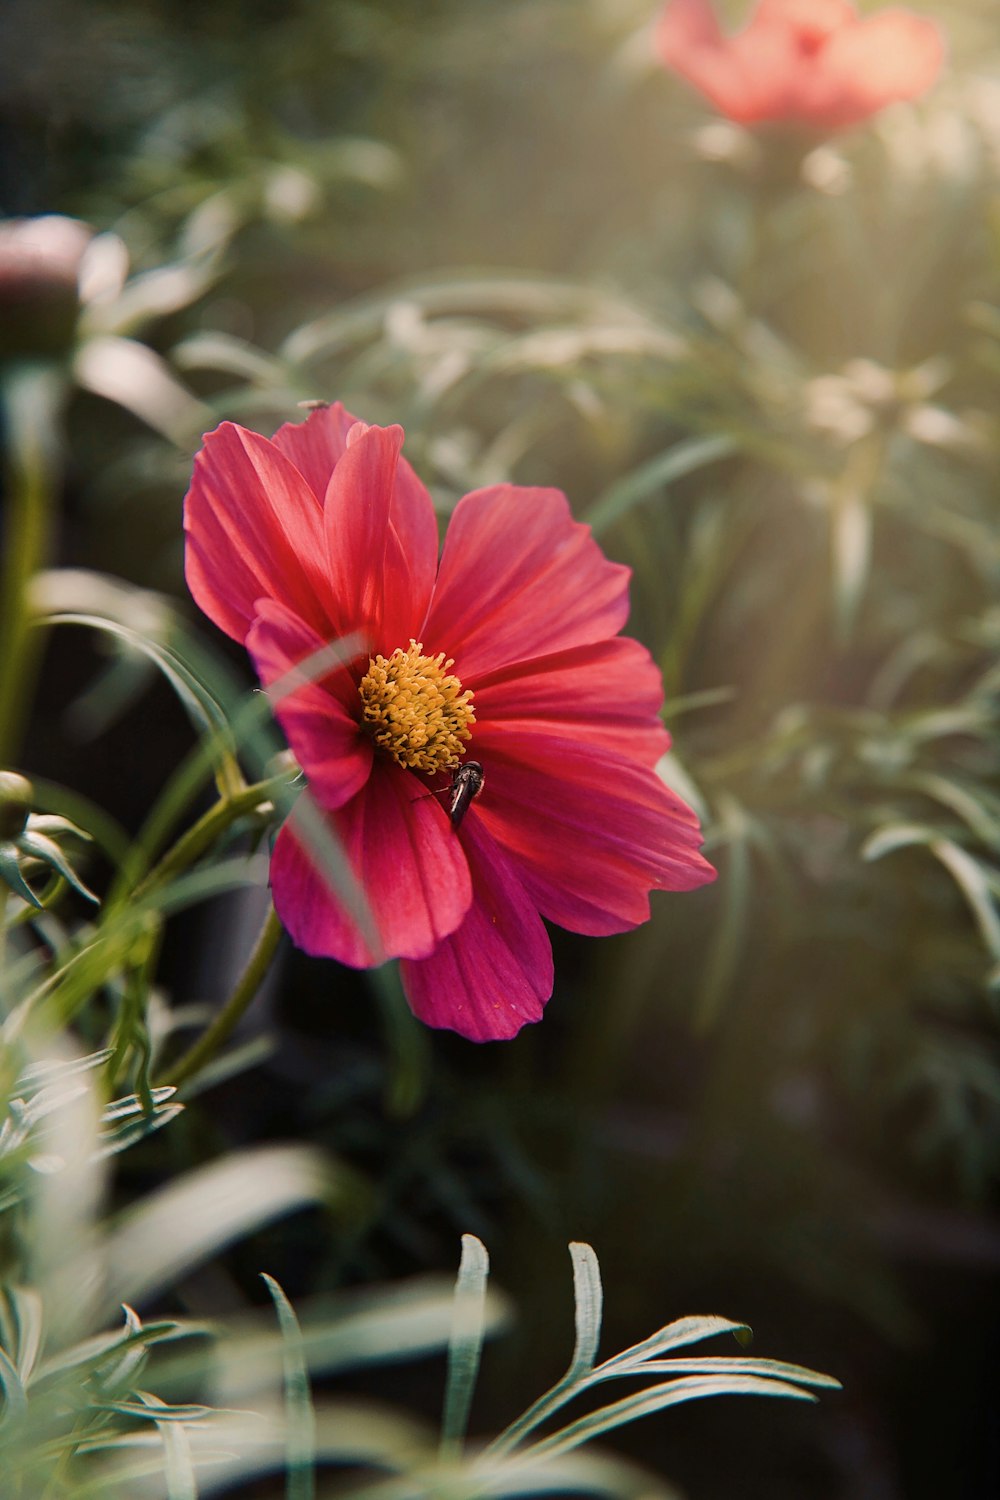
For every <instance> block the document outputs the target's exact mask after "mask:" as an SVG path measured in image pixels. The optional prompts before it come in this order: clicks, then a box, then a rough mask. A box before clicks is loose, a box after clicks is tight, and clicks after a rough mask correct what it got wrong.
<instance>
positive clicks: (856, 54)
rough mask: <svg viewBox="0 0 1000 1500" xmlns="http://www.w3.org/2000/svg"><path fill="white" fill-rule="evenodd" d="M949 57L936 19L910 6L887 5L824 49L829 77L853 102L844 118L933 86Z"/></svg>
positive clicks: (847, 120) (852, 118)
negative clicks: (912, 10)
mask: <svg viewBox="0 0 1000 1500" xmlns="http://www.w3.org/2000/svg"><path fill="white" fill-rule="evenodd" d="M943 60H944V41H943V38H942V36H941V32H940V30H939V28H938V27H937V26H935V24H934V22H933V21H929V20H927V19H926V18H925V17H923V16H915V15H911V14H910V12H909V11H905V10H886V11H882V12H881V13H880V14H879V15H875V16H872V17H871V18H870V19H869V20H866V21H863V22H861V24H860V25H858V26H855V27H852V28H851V29H850V30H844V31H842V32H839V33H838V34H837V36H836V37H834V38H833V39H832V41H831V42H830V44H829V46H828V47H827V48H826V51H825V53H824V65H825V67H826V70H827V73H828V76H829V77H830V78H831V79H832V80H834V81H835V82H836V83H837V85H838V87H839V88H840V89H841V90H842V93H843V95H844V97H845V98H847V99H848V100H850V101H851V107H850V115H849V117H845V118H844V119H843V120H842V123H844V124H848V123H853V122H854V121H855V120H859V119H865V118H867V116H868V115H871V114H874V113H875V111H876V110H878V109H882V108H883V106H884V105H886V104H892V103H894V102H896V101H897V100H901V99H916V98H918V97H919V95H921V94H924V93H926V92H927V90H928V89H929V88H930V86H931V84H932V83H933V82H934V80H935V79H936V77H937V75H938V73H939V72H940V70H941V64H942V62H943Z"/></svg>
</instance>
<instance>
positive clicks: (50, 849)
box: [17, 828, 101, 906]
mask: <svg viewBox="0 0 1000 1500" xmlns="http://www.w3.org/2000/svg"><path fill="white" fill-rule="evenodd" d="M17 847H18V848H19V849H20V850H21V851H22V853H24V854H27V855H28V856H29V857H30V858H32V859H39V860H41V862H42V864H45V865H48V867H49V869H50V870H55V872H56V874H57V875H61V876H62V878H63V880H65V882H66V884H67V885H69V886H72V888H73V890H74V891H76V893H77V895H78V896H83V897H84V898H85V899H86V900H87V901H93V903H94V905H95V906H100V904H101V902H100V898H99V897H98V896H95V895H94V893H93V891H92V890H91V889H90V887H89V886H86V885H84V883H83V881H82V880H81V879H80V877H79V875H77V873H76V871H75V870H74V869H73V866H72V865H71V864H70V862H69V860H68V859H67V858H66V856H65V854H64V853H63V852H62V850H61V849H60V847H59V845H58V844H57V843H56V842H55V840H54V839H49V838H46V837H45V835H44V834H42V833H36V832H35V831H34V830H33V829H31V828H28V829H26V830H25V832H24V833H22V834H21V837H20V838H19V839H18V840H17Z"/></svg>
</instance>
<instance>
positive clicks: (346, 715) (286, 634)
mask: <svg viewBox="0 0 1000 1500" xmlns="http://www.w3.org/2000/svg"><path fill="white" fill-rule="evenodd" d="M246 644H247V650H248V651H249V652H250V655H251V656H252V657H253V660H254V665H255V666H256V668H257V675H258V676H259V677H260V680H261V682H262V683H263V684H264V686H265V687H266V688H274V687H275V686H276V685H277V687H278V688H279V695H273V702H274V712H275V714H276V716H277V718H278V722H279V723H280V724H281V727H282V729H283V730H284V731H285V735H286V737H287V739H288V743H289V745H290V746H291V747H292V750H293V751H294V753H295V758H296V760H297V761H298V762H299V765H300V766H301V767H302V769H303V771H305V773H306V775H307V776H308V778H309V786H310V789H311V791H312V794H313V796H314V797H315V799H316V801H317V802H318V803H319V804H320V806H321V807H325V808H334V807H342V806H343V804H344V803H345V802H347V801H349V800H350V798H351V797H353V796H355V795H356V794H357V793H358V792H359V791H360V790H361V788H362V787H363V786H364V784H365V782H366V781H367V780H368V777H369V776H370V775H371V769H372V756H373V747H372V742H371V740H370V738H369V737H368V736H367V735H366V734H363V733H362V732H361V730H360V729H359V727H358V713H357V712H356V711H354V712H352V710H356V708H357V707H358V706H359V705H360V699H359V697H358V689H357V683H356V682H355V679H354V676H353V675H352V674H351V672H350V671H349V670H348V669H347V667H346V665H341V666H339V667H338V666H336V665H335V663H336V661H337V648H336V643H334V644H333V646H332V647H330V651H331V655H332V658H333V669H332V670H327V671H323V670H321V668H320V666H319V664H314V666H313V667H312V669H310V668H309V666H308V658H310V657H315V655H316V653H317V652H321V651H322V650H323V648H324V646H326V645H327V642H325V641H324V640H323V638H322V637H321V636H319V635H317V634H316V632H315V631H314V630H313V629H311V627H310V626H308V625H307V624H306V623H305V621H304V620H300V619H299V617H298V615H296V614H294V613H293V612H292V611H291V610H290V609H288V608H287V606H286V605H284V604H280V603H278V602H277V601H276V600H274V599H261V600H259V601H258V605H257V615H256V618H255V619H254V622H253V625H252V626H251V627H250V634H249V635H248V636H247V643H246ZM302 662H306V663H307V665H306V667H305V668H304V670H303V672H302V673H300V674H298V681H299V683H300V684H301V685H297V684H296V674H295V672H294V669H295V668H296V667H298V666H299V664H300V663H302Z"/></svg>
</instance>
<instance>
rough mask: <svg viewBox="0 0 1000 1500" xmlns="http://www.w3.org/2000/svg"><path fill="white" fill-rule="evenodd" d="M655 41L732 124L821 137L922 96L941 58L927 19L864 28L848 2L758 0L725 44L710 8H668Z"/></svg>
mask: <svg viewBox="0 0 1000 1500" xmlns="http://www.w3.org/2000/svg"><path fill="white" fill-rule="evenodd" d="M656 40H657V47H658V49H659V53H660V56H661V57H662V59H663V61H664V62H665V63H666V64H667V66H668V67H670V68H673V69H674V71H675V72H677V73H679V74H680V75H681V77H682V78H686V79H687V81H688V82H689V83H691V84H693V85H694V86H695V88H697V89H700V90H701V92H702V93H703V94H705V95H706V97H707V98H708V99H710V100H711V102H712V103H713V104H714V105H715V107H716V109H718V110H719V111H720V112H721V113H722V114H724V115H728V116H729V118H730V119H732V120H737V121H739V122H740V123H741V124H744V125H754V124H759V123H762V122H764V121H780V122H783V123H785V124H795V125H802V126H806V127H808V128H811V129H815V130H820V131H829V130H839V129H842V128H843V127H845V126H847V125H855V124H857V123H858V121H859V120H865V119H867V118H868V116H869V115H873V114H874V113H875V112H876V110H879V109H882V108H884V106H885V105H887V104H891V103H893V102H895V101H896V100H899V99H915V98H917V97H918V96H919V95H920V94H923V93H925V92H926V90H927V89H928V88H930V86H931V84H932V83H933V82H934V79H935V78H936V77H937V74H938V71H939V69H940V66H941V59H942V56H943V50H944V49H943V44H942V40H941V33H940V31H939V30H938V28H937V27H936V26H935V25H934V23H933V22H932V21H928V20H925V19H924V18H923V17H920V16H915V15H913V14H912V13H911V12H909V11H906V10H900V9H895V8H894V9H891V10H886V11H883V12H881V14H879V15H875V16H872V17H870V18H867V19H864V20H862V19H861V18H860V17H859V16H858V13H857V11H856V9H855V7H854V6H853V5H852V4H851V3H850V0H759V4H758V5H757V6H756V7H755V8H754V11H753V13H752V15H751V17H750V20H749V21H748V23H747V25H746V26H745V27H744V28H743V29H742V30H741V31H739V32H737V33H736V34H735V35H733V36H729V37H727V36H724V35H723V34H722V31H721V30H720V28H719V23H718V21H717V19H716V16H715V13H714V11H713V9H712V6H711V3H710V0H669V3H668V4H667V7H666V9H665V10H664V12H663V14H662V16H661V18H660V22H659V26H658V28H657V33H656Z"/></svg>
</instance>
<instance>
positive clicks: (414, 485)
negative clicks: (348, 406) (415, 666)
mask: <svg viewBox="0 0 1000 1500" xmlns="http://www.w3.org/2000/svg"><path fill="white" fill-rule="evenodd" d="M402 443H403V429H402V428H401V427H365V426H364V425H363V424H361V423H359V424H357V425H356V426H355V427H354V428H353V429H352V430H351V433H350V438H349V441H348V444H347V449H346V452H345V453H344V455H343V457H342V458H341V459H340V461H339V462H338V464H337V466H336V468H335V469H334V471H333V475H332V477H331V479H330V482H329V485H328V487H327V490H326V496H325V501H324V509H325V528H326V553H327V561H328V569H329V577H330V590H331V593H332V595H333V597H334V598H335V599H336V600H337V602H338V610H339V613H338V624H339V625H340V626H341V629H342V630H343V631H344V633H346V632H348V631H350V630H354V629H359V628H360V629H362V630H365V631H366V632H367V633H368V634H369V636H370V639H371V643H372V649H373V650H386V649H387V650H389V651H392V650H393V649H394V648H395V647H396V646H403V647H404V648H405V646H406V645H407V643H408V642H409V640H410V638H411V637H419V632H420V627H421V624H422V622H423V619H424V615H425V614H426V611H427V604H428V601H429V599H430V594H431V589H432V587H433V582H434V572H435V568H436V564H437V522H436V520H435V517H434V507H433V505H432V504H431V499H430V496H429V495H428V493H427V491H426V490H425V489H424V487H423V485H422V484H421V483H420V481H419V480H418V479H417V478H416V476H415V475H414V473H413V471H412V469H410V468H409V466H408V465H407V466H406V467H405V468H404V467H403V466H402V464H401V462H400V448H401V447H402Z"/></svg>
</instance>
